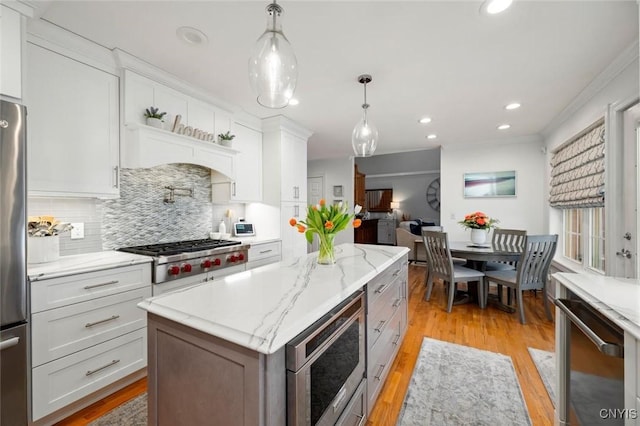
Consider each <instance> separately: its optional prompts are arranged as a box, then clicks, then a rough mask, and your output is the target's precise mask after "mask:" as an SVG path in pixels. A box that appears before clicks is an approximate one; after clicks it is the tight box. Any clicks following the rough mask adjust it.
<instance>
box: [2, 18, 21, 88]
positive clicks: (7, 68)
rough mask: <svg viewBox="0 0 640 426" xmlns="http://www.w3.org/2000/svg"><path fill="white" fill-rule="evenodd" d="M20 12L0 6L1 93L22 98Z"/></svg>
mask: <svg viewBox="0 0 640 426" xmlns="http://www.w3.org/2000/svg"><path fill="white" fill-rule="evenodd" d="M21 20H22V17H21V16H20V13H18V12H16V11H15V10H13V9H9V8H8V7H5V6H0V54H1V56H0V93H2V94H3V95H7V96H12V97H14V98H18V99H20V98H22V55H21V39H22V31H21Z"/></svg>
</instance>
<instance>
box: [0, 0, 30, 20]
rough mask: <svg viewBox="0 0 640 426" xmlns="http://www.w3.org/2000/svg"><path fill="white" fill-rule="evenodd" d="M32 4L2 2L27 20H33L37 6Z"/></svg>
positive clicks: (16, 0) (7, 0)
mask: <svg viewBox="0 0 640 426" xmlns="http://www.w3.org/2000/svg"><path fill="white" fill-rule="evenodd" d="M31 3H32V2H28V1H20V0H2V2H0V4H2V5H3V6H6V7H8V8H9V9H13V10H15V11H16V12H18V13H20V14H21V15H23V16H26V17H27V18H33V11H34V9H35V6H34V5H33V4H31Z"/></svg>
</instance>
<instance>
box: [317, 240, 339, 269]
mask: <svg viewBox="0 0 640 426" xmlns="http://www.w3.org/2000/svg"><path fill="white" fill-rule="evenodd" d="M334 238H335V235H334V234H328V235H320V251H319V252H318V263H319V264H321V265H333V264H334V263H336V254H335V250H334V247H333V239H334Z"/></svg>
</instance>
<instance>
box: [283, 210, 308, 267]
mask: <svg viewBox="0 0 640 426" xmlns="http://www.w3.org/2000/svg"><path fill="white" fill-rule="evenodd" d="M305 206H306V205H305V204H303V203H282V206H281V210H280V212H281V216H280V217H281V221H280V231H281V237H282V260H287V259H291V258H294V257H298V256H303V255H305V254H307V245H308V243H307V240H306V238H305V237H304V235H303V234H301V233H299V232H298V229H297V228H296V227H295V226H291V225H289V219H291V218H292V217H293V218H295V219H296V220H300V219H304V218H305V217H306V209H305Z"/></svg>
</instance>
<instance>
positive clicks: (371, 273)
mask: <svg viewBox="0 0 640 426" xmlns="http://www.w3.org/2000/svg"><path fill="white" fill-rule="evenodd" d="M407 252H408V249H406V248H405V247H390V246H374V245H362V244H343V245H339V246H337V247H336V255H337V256H336V258H337V262H336V264H335V265H332V266H326V265H318V264H317V262H316V258H317V253H311V254H309V255H306V256H303V257H300V258H297V259H295V260H292V261H289V262H280V263H277V264H273V265H268V266H264V267H261V268H257V269H254V270H252V271H247V272H245V273H239V274H235V275H232V276H229V277H226V278H225V279H223V280H220V281H218V282H209V283H203V284H200V285H197V286H194V287H190V288H188V289H184V290H180V291H176V292H174V293H168V294H165V295H161V296H158V297H155V298H151V299H148V300H146V301H144V302H142V303H140V305H139V306H140V307H142V308H143V309H146V310H147V312H148V315H147V316H148V345H149V347H148V349H149V350H148V357H149V362H148V376H149V422H148V423H149V424H150V425H158V424H160V425H175V424H189V425H205V424H206V425H224V426H228V425H270V426H283V425H287V424H288V425H289V426H291V425H292V424H294V423H295V424H296V426H297V425H299V424H303V423H300V422H299V421H298V422H292V421H291V420H288V416H289V415H290V414H288V413H287V398H288V397H289V398H291V395H289V396H288V395H287V366H288V363H287V359H286V358H287V355H286V347H287V346H286V345H287V343H288V342H291V341H294V340H296V339H295V338H296V337H297V336H300V335H304V334H307V333H309V331H310V330H311V331H313V328H314V327H317V326H318V324H319V323H322V321H319V320H324V318H327V317H330V316H331V315H334V316H335V317H336V318H337V317H340V318H342V317H343V316H344V315H342V312H343V311H345V312H346V311H347V310H349V309H352V308H351V307H346V308H342V306H344V305H346V304H347V303H349V301H350V300H353V299H354V298H356V296H357V295H358V294H360V293H362V296H361V297H362V299H361V300H362V301H363V302H359V304H363V306H361V309H362V311H363V312H364V314H361V315H360V316H359V317H360V318H364V321H362V323H361V322H359V321H356V323H355V324H353V323H349V322H347V323H346V324H342V323H341V322H340V321H342V320H339V321H336V324H339V326H338V328H340V327H342V328H345V329H346V328H347V327H352V328H354V329H358V330H361V331H360V332H359V336H360V337H359V338H358V337H355V338H353V339H351V343H349V344H345V347H348V346H351V347H353V346H354V345H355V346H358V345H360V346H363V348H362V349H361V350H362V353H363V354H364V369H363V373H360V374H362V375H363V377H362V378H361V379H357V380H358V381H359V384H358V385H357V386H356V389H355V391H349V393H348V394H345V390H344V388H342V389H339V390H338V392H336V394H335V397H333V395H332V396H331V397H332V398H333V399H332V400H331V401H330V402H326V401H324V402H323V404H324V405H325V406H327V407H328V408H327V411H333V412H334V413H332V416H335V418H337V422H336V421H334V420H333V417H331V416H326V417H327V418H331V419H332V420H331V421H330V423H327V422H326V421H325V420H326V419H325V416H324V415H323V416H322V417H321V418H320V420H318V422H317V424H318V425H324V424H334V423H335V424H338V425H354V426H355V425H359V424H364V421H365V420H366V417H367V415H368V413H369V411H370V410H371V409H372V408H373V404H374V403H375V401H376V399H377V397H378V394H379V392H380V390H381V388H382V385H383V383H384V381H385V379H386V377H387V375H388V371H389V369H390V367H391V364H392V363H393V360H394V359H395V357H396V354H397V351H398V348H399V346H400V344H401V342H402V338H403V337H404V334H405V331H406V327H407ZM350 306H351V305H350ZM340 309H342V310H340ZM356 317H357V316H354V318H356ZM349 324H351V326H350V325H349ZM319 335H322V333H319ZM345 336H352V334H350V333H344V334H343V335H342V336H341V337H340V338H335V339H334V338H333V337H331V338H329V339H328V341H327V342H328V343H327V345H326V346H329V345H330V344H334V343H335V342H336V341H338V340H340V339H342V340H344V339H345V338H347V337H345ZM298 340H299V339H298ZM310 340H311V341H313V339H310ZM356 341H357V342H356ZM320 346H325V345H324V344H322V345H320ZM319 357H320V356H317V357H314V356H311V357H310V361H309V362H316V361H317V360H318V359H319ZM309 371H311V368H310V369H309ZM358 371H360V370H358ZM309 375H310V377H311V376H312V375H313V373H309ZM316 379H318V378H317V377H316ZM309 382H311V380H309ZM312 386H313V385H311V389H307V390H306V391H305V392H302V393H303V394H306V396H309V395H311V396H313V395H314V392H313V389H312ZM290 393H291V392H290ZM316 402H317V401H316ZM289 405H291V403H289ZM313 416H314V414H311V415H310V418H313ZM307 424H310V423H307Z"/></svg>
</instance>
